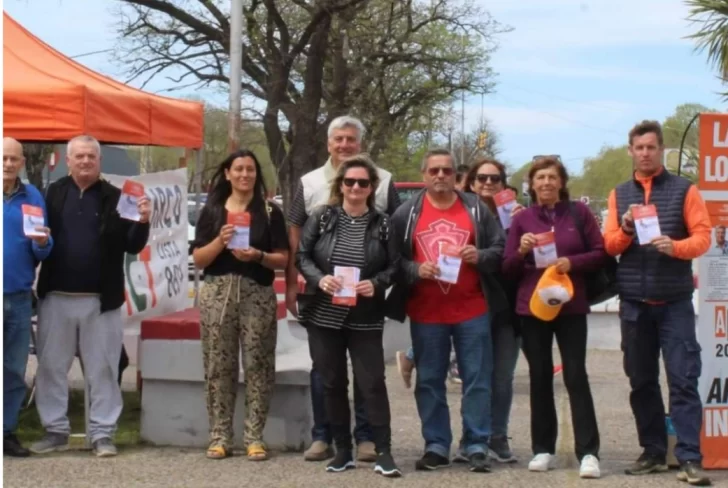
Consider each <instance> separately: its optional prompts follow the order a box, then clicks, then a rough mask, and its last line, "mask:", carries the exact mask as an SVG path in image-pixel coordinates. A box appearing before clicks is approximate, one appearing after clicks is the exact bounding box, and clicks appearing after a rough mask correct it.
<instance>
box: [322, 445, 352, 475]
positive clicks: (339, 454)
mask: <svg viewBox="0 0 728 488" xmlns="http://www.w3.org/2000/svg"><path fill="white" fill-rule="evenodd" d="M354 468H356V464H355V463H354V456H353V455H352V453H351V451H350V450H343V449H341V450H337V451H336V456H334V459H333V460H332V461H331V462H330V463H329V465H328V466H326V471H327V472H329V473H341V472H342V471H346V470H347V469H354Z"/></svg>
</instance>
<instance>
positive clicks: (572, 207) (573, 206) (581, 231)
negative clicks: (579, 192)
mask: <svg viewBox="0 0 728 488" xmlns="http://www.w3.org/2000/svg"><path fill="white" fill-rule="evenodd" d="M569 212H570V213H571V219H572V220H573V221H574V225H575V226H576V228H577V230H578V231H579V235H580V236H581V242H582V244H584V249H586V250H587V251H591V246H590V245H589V240H588V239H587V238H586V234H585V233H584V222H583V221H582V220H581V216H580V215H579V212H577V211H576V204H575V203H574V202H572V201H569Z"/></svg>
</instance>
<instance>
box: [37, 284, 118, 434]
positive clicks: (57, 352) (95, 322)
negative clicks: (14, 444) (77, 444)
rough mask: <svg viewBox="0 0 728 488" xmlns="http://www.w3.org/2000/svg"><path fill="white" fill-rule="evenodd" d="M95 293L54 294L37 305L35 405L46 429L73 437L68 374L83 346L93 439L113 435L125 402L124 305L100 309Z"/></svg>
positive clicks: (90, 429) (84, 371)
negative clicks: (122, 365)
mask: <svg viewBox="0 0 728 488" xmlns="http://www.w3.org/2000/svg"><path fill="white" fill-rule="evenodd" d="M100 308H101V302H100V300H99V298H98V297H95V296H80V295H79V296H72V295H62V294H56V293H50V294H48V295H47V296H46V298H45V299H43V300H40V302H39V308H38V344H37V346H38V372H37V376H36V388H37V389H36V397H35V403H36V405H37V408H38V414H39V415H40V421H41V423H42V424H43V428H44V429H45V430H46V432H50V433H56V434H64V435H68V434H70V433H71V425H70V423H69V421H68V372H69V371H70V369H71V365H72V364H73V359H74V357H75V355H76V350H77V348H78V352H79V355H80V357H81V363H82V366H83V373H84V378H85V381H86V382H87V384H88V390H89V403H90V408H89V432H87V433H86V435H88V436H89V437H90V438H91V442H96V441H97V440H99V439H102V438H104V437H109V438H113V435H114V432H115V431H116V422H117V420H118V419H119V415H121V409H122V406H123V402H122V398H121V389H120V388H119V384H118V383H117V379H118V378H117V377H118V374H119V373H118V370H119V356H120V354H121V344H122V341H123V338H124V328H123V323H122V320H121V309H116V310H110V311H108V312H104V313H101V311H100Z"/></svg>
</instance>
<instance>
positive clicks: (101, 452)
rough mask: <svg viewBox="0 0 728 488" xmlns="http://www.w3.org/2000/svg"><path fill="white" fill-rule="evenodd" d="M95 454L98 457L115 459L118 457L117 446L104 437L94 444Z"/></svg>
mask: <svg viewBox="0 0 728 488" xmlns="http://www.w3.org/2000/svg"><path fill="white" fill-rule="evenodd" d="M94 453H95V454H96V457H113V456H116V454H117V451H116V446H115V445H114V443H113V442H111V439H109V438H108V437H102V438H101V439H99V440H97V441H96V442H94Z"/></svg>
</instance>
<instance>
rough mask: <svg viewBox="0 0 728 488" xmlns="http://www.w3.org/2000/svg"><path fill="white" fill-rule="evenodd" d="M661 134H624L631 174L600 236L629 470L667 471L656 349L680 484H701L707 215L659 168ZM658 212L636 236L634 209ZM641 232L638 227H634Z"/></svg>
mask: <svg viewBox="0 0 728 488" xmlns="http://www.w3.org/2000/svg"><path fill="white" fill-rule="evenodd" d="M663 151H664V147H663V137H662V128H661V127H660V124H659V123H658V122H654V121H643V122H642V123H640V124H638V125H637V126H635V127H634V128H633V129H632V130H631V131H630V133H629V153H630V155H631V156H632V160H633V161H634V169H635V172H634V177H633V178H632V179H631V180H629V181H627V182H625V183H622V184H621V185H619V186H618V187H617V188H615V189H614V190H612V192H611V194H610V195H609V200H608V207H609V213H608V216H607V222H606V224H605V229H604V241H605V248H606V250H607V252H608V253H609V254H611V255H612V256H618V255H621V257H620V260H619V266H618V268H617V282H618V286H619V298H620V319H621V325H622V350H623V351H624V369H625V373H626V374H627V376H628V377H629V382H630V386H631V388H632V392H631V393H630V403H631V405H632V411H633V412H634V416H635V420H636V422H637V433H638V437H639V441H640V445H641V446H642V448H643V449H644V451H643V453H642V455H641V456H640V457H639V459H638V460H637V461H636V462H635V463H634V464H633V465H631V466H630V467H629V468H628V469H627V470H626V471H625V472H626V473H627V474H631V475H641V474H649V473H656V472H663V471H667V464H666V461H665V457H666V452H667V431H666V428H665V405H664V404H663V401H662V393H661V391H660V383H659V373H660V366H659V359H660V350H662V355H663V358H664V362H665V369H666V371H667V379H668V385H669V390H670V416H671V419H672V423H673V425H674V427H675V431H676V433H677V445H676V446H675V456H676V457H677V459H678V461H679V462H680V471H679V473H678V479H679V480H681V481H685V482H688V483H690V484H691V485H698V486H706V485H709V484H710V480H709V479H708V478H707V477H706V476H705V475H704V474H703V473H702V471H701V460H702V457H701V454H700V429H701V424H702V414H703V406H702V403H701V401H700V395H699V394H698V378H699V376H700V370H701V365H702V364H701V360H700V345H699V344H698V342H697V339H696V336H695V310H694V309H693V302H692V297H693V291H694V284H693V275H692V262H691V261H692V260H693V259H696V258H698V257H699V256H701V255H703V254H705V252H706V251H707V250H708V248H709V247H710V216H709V214H708V210H707V208H706V205H705V202H704V201H703V199H702V198H701V196H700V193H699V192H698V189H697V188H696V187H695V185H693V184H692V183H690V181H688V180H686V179H684V178H681V177H679V176H675V175H672V174H670V173H669V172H668V171H667V170H666V169H665V167H664V166H663V164H662V160H663ZM642 205H654V206H655V208H656V210H657V216H658V219H659V230H660V235H659V236H658V237H655V238H653V239H652V240H651V241H650V242H649V243H647V244H645V243H642V245H640V242H639V240H638V238H637V237H636V231H635V218H634V216H633V215H632V212H633V209H635V208H637V207H640V206H642ZM637 224H638V225H642V222H638V223H637Z"/></svg>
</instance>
